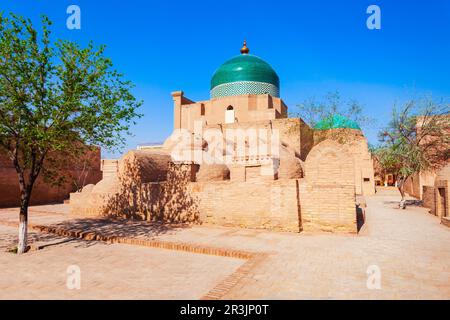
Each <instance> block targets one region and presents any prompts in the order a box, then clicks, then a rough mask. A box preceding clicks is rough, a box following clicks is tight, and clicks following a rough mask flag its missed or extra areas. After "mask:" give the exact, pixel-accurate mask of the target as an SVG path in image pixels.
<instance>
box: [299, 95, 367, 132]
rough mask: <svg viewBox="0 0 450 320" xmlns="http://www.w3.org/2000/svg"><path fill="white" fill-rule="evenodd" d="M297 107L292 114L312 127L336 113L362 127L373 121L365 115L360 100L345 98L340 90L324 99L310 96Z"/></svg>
mask: <svg viewBox="0 0 450 320" xmlns="http://www.w3.org/2000/svg"><path fill="white" fill-rule="evenodd" d="M296 107H297V108H296V109H295V110H294V111H293V112H291V116H293V117H300V118H302V119H303V120H304V121H305V122H306V123H308V125H309V126H311V127H314V126H315V125H316V124H317V123H318V122H319V121H321V120H324V119H328V118H330V117H332V116H334V115H340V116H342V117H344V118H347V119H349V120H351V121H353V122H355V123H357V124H358V125H359V126H361V127H363V126H365V125H367V124H369V123H370V122H371V121H373V120H371V119H370V118H369V117H367V116H366V115H364V113H363V106H362V105H361V104H360V103H359V102H358V101H356V100H352V99H351V100H343V99H342V98H341V95H340V94H339V92H338V91H334V92H329V93H327V94H326V95H325V97H324V98H322V99H317V98H315V97H311V98H308V99H306V100H304V101H303V102H302V103H300V104H298V105H297V106H296Z"/></svg>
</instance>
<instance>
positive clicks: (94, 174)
mask: <svg viewBox="0 0 450 320" xmlns="http://www.w3.org/2000/svg"><path fill="white" fill-rule="evenodd" d="M85 158H86V159H89V161H90V166H89V167H84V168H83V161H81V160H80V159H77V160H78V161H77V163H74V162H71V163H69V162H67V163H65V164H64V166H63V167H64V169H62V170H60V171H59V175H60V176H64V177H65V182H64V183H62V184H61V185H60V186H52V185H50V184H48V183H46V182H45V181H44V179H43V177H42V175H41V176H39V177H38V179H37V180H36V182H35V184H34V187H33V191H32V195H31V204H32V205H39V204H47V203H55V202H62V201H63V200H65V199H68V197H69V193H70V192H73V191H75V189H76V188H77V186H78V187H79V186H82V185H87V184H91V183H97V182H98V181H100V180H101V178H102V172H101V171H100V148H98V149H96V150H94V151H92V152H90V153H89V154H86V155H85ZM19 204H20V190H19V180H18V176H17V173H16V170H15V169H14V167H13V165H12V163H11V161H10V160H9V158H8V157H7V156H6V155H4V154H0V207H15V206H18V205H19Z"/></svg>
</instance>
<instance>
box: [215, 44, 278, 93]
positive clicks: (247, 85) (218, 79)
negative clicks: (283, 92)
mask: <svg viewBox="0 0 450 320" xmlns="http://www.w3.org/2000/svg"><path fill="white" fill-rule="evenodd" d="M248 52H249V49H248V48H247V46H246V43H245V42H244V47H243V48H242V49H241V53H242V54H241V55H238V56H235V57H233V58H231V59H230V60H228V61H226V62H225V63H224V64H222V65H221V66H220V67H219V68H218V69H217V70H216V72H214V75H213V77H212V78H211V97H213V98H215V97H223V96H233V95H239V94H270V95H272V96H275V97H279V90H280V80H279V78H278V75H277V73H276V72H275V70H274V69H273V68H272V67H271V66H270V65H269V64H268V63H267V62H265V61H264V60H263V59H261V58H259V57H257V56H255V55H251V54H249V53H248Z"/></svg>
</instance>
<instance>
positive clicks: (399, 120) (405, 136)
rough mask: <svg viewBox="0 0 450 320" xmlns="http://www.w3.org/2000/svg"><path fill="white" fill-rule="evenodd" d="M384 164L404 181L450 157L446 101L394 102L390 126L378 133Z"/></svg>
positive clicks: (449, 130)
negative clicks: (395, 103) (396, 103)
mask: <svg viewBox="0 0 450 320" xmlns="http://www.w3.org/2000/svg"><path fill="white" fill-rule="evenodd" d="M379 138H380V142H381V145H380V148H379V149H378V152H377V153H376V154H378V156H379V158H380V159H381V162H380V163H381V165H383V166H384V167H385V168H386V169H387V170H390V171H392V172H393V173H394V174H397V175H398V176H399V177H400V180H399V188H400V192H401V194H402V199H403V198H404V189H403V187H404V182H405V181H406V180H407V179H408V178H409V177H410V176H412V175H413V174H415V173H419V172H421V171H426V170H436V169H438V168H440V167H441V166H443V165H445V164H446V163H448V161H449V159H450V109H449V104H448V103H444V102H443V101H440V102H436V101H433V99H431V98H429V97H426V98H423V99H419V100H410V101H408V102H406V103H405V104H404V105H403V106H401V107H400V108H399V109H398V108H396V107H395V106H394V108H393V111H392V117H391V120H390V122H389V124H388V126H387V127H386V128H385V129H383V130H382V131H381V132H380V133H379Z"/></svg>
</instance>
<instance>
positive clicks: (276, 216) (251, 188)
mask: <svg viewBox="0 0 450 320" xmlns="http://www.w3.org/2000/svg"><path fill="white" fill-rule="evenodd" d="M191 187H192V193H193V197H195V198H196V199H197V201H198V204H199V207H198V209H199V212H200V219H201V221H203V222H207V223H213V224H219V225H225V226H239V227H248V228H264V229H272V230H283V231H292V232H299V231H300V230H301V222H300V220H299V202H298V180H295V179H292V180H275V181H273V180H272V181H252V182H251V183H249V182H231V181H217V182H210V183H192V184H191Z"/></svg>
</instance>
